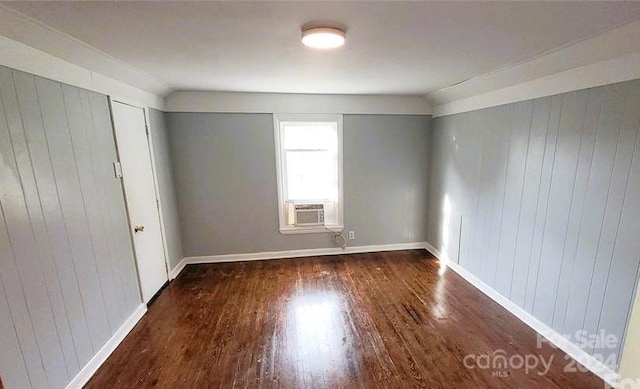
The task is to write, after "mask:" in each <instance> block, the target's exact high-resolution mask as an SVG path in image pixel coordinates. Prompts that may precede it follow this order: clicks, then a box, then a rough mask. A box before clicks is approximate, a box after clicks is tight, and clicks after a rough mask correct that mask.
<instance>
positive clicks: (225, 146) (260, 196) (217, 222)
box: [167, 113, 430, 256]
mask: <svg viewBox="0 0 640 389" xmlns="http://www.w3.org/2000/svg"><path fill="white" fill-rule="evenodd" d="M429 122H430V117H429V116H391V115H345V116H344V133H343V148H344V171H343V174H344V199H345V215H344V222H345V229H346V230H347V231H349V230H353V231H355V233H356V239H355V240H354V241H350V242H349V244H350V245H354V246H362V245H374V244H386V243H403V242H423V241H424V240H425V239H426V232H427V226H426V215H427V208H426V204H427V185H428V172H429V168H428V160H429V156H428V150H429ZM167 123H168V128H169V133H170V136H169V139H170V142H169V143H170V145H171V156H172V161H173V169H174V170H173V173H174V174H173V177H174V180H175V183H176V193H177V199H178V209H179V214H180V225H181V226H182V243H183V246H184V254H185V256H207V255H218V254H230V253H253V252H263V251H281V250H296V249H309V248H323V247H335V246H336V245H335V243H334V241H333V237H332V236H331V235H330V234H298V235H282V234H280V232H279V230H278V205H277V186H276V163H275V144H274V134H273V117H272V115H270V114H218V113H168V114H167Z"/></svg>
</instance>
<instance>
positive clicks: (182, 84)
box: [4, 1, 640, 95]
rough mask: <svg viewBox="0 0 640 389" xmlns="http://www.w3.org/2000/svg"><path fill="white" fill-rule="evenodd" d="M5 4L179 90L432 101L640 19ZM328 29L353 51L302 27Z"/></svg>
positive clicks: (493, 9)
mask: <svg viewBox="0 0 640 389" xmlns="http://www.w3.org/2000/svg"><path fill="white" fill-rule="evenodd" d="M4 4H6V5H8V6H9V7H12V8H13V9H15V10H17V11H19V12H20V13H22V14H25V15H28V16H29V17H31V18H33V19H35V20H38V21H40V22H42V23H44V24H46V25H48V26H50V27H52V28H54V29H56V30H58V31H61V32H64V33H65V34H67V35H69V36H71V37H73V38H75V39H76V40H79V41H81V42H83V43H85V44H87V45H89V46H91V47H93V48H96V49H98V50H99V51H102V52H103V53H99V54H100V55H101V56H103V57H106V56H105V55H104V54H105V53H106V54H107V55H108V56H111V57H113V59H117V60H118V62H120V63H122V64H123V65H124V64H127V65H130V66H131V67H133V68H135V69H137V70H138V71H141V72H144V73H147V74H148V75H150V76H152V77H154V78H156V79H157V80H159V81H160V82H162V83H165V84H168V86H169V87H170V89H172V90H217V91H241V92H283V93H345V94H346V93H348V94H401V95H412V94H420V95H422V94H426V93H429V92H433V91H437V90H440V89H442V88H445V87H448V86H451V85H454V84H457V83H460V82H462V81H465V80H467V79H470V78H473V77H478V76H481V75H483V74H487V73H490V72H493V71H496V70H497V69H502V68H505V67H510V66H513V65H516V64H520V63H522V62H525V61H528V60H531V59H533V58H536V57H539V56H541V55H543V54H548V53H549V52H550V51H552V50H555V49H558V48H562V47H566V46H567V45H569V44H572V43H575V42H578V41H581V40H584V39H586V38H589V37H592V36H594V35H597V34H601V33H603V32H606V31H609V30H612V29H614V28H616V27H619V26H621V25H623V24H625V23H628V22H630V21H633V20H636V19H638V18H640V2H620V1H615V2H577V1H571V2H480V1H475V2H421V1H410V2H400V1H386V2H368V1H356V2H334V1H301V2H281V1H259V2H243V1H235V2H221V1H213V2H148V1H147V2H144V1H142V2H122V1H112V2H96V1H88V2H54V1H46V2H10V3H4ZM323 20H326V21H332V22H338V23H341V24H344V25H345V26H346V27H347V44H346V46H345V47H343V48H341V49H338V50H335V51H324V52H318V51H313V50H311V49H308V48H306V47H304V46H302V44H301V43H300V39H299V35H300V27H301V26H302V25H303V24H306V23H309V22H317V21H323ZM14 35H19V30H17V32H16V31H14ZM12 38H14V39H15V38H16V36H14V37H12ZM17 38H21V39H20V40H21V41H26V42H25V43H27V44H29V39H32V40H35V38H30V37H29V36H23V37H20V36H17ZM36 43H37V42H36ZM76 43H77V42H76ZM34 46H37V45H35V44H34ZM40 49H42V50H44V51H46V48H40ZM84 50H85V51H86V47H85V48H84ZM55 51H56V52H55V53H52V54H55V55H58V56H60V57H64V56H65V55H67V54H68V53H70V51H71V49H70V48H68V47H66V46H60V45H58V47H57V48H56V50H55ZM69 55H71V54H69ZM114 71H115V70H114ZM106 72H107V73H108V72H109V70H108V69H107V70H106ZM107 75H110V74H107Z"/></svg>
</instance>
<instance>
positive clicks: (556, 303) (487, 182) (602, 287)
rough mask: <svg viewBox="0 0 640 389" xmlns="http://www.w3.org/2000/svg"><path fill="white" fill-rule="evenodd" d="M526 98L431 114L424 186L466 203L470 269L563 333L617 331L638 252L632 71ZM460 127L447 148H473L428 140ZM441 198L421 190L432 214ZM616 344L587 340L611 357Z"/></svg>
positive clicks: (639, 154)
mask: <svg viewBox="0 0 640 389" xmlns="http://www.w3.org/2000/svg"><path fill="white" fill-rule="evenodd" d="M525 103H526V104H528V105H529V106H528V108H526V107H525V105H523V104H525ZM525 103H516V104H509V105H507V106H503V107H497V108H491V109H484V110H480V111H474V112H468V113H465V114H460V115H453V116H447V117H441V118H438V119H436V120H435V121H434V132H435V133H436V136H434V137H433V140H434V141H433V143H432V146H431V147H432V148H433V150H434V152H433V153H432V158H433V160H432V162H431V165H430V166H432V169H434V170H435V171H432V177H435V178H436V179H435V180H431V182H430V184H431V185H432V187H431V189H430V193H432V194H433V193H435V194H439V195H443V194H447V195H448V199H449V201H450V202H451V207H452V208H458V209H464V211H463V215H462V218H463V220H464V223H465V224H466V225H467V228H465V227H464V226H463V229H462V237H461V240H462V242H466V245H465V244H463V248H464V250H463V251H462V253H461V255H462V257H461V258H460V264H461V265H462V266H463V267H465V268H466V269H467V270H468V271H470V272H471V273H473V274H474V275H475V276H477V277H479V278H480V279H482V280H484V281H485V282H486V283H487V284H489V285H490V286H492V287H493V288H494V289H496V290H497V291H498V292H499V293H501V294H503V295H504V296H506V297H509V298H510V299H511V301H513V302H514V303H516V304H518V305H519V306H521V307H523V308H524V309H525V310H527V311H528V312H530V313H531V314H532V315H533V316H535V317H536V318H538V319H539V320H540V321H542V322H543V323H545V324H547V325H548V326H550V327H552V328H554V329H555V330H556V331H558V332H559V333H562V334H567V335H568V336H570V337H571V338H570V339H571V340H574V341H576V340H577V338H576V331H578V330H586V331H587V333H589V334H593V335H595V334H596V333H597V332H598V331H604V332H605V333H606V334H611V335H615V336H616V337H617V338H618V340H620V341H621V338H622V336H623V334H624V332H625V327H626V325H627V315H628V312H629V309H630V303H631V299H632V297H633V295H634V290H635V284H636V282H637V277H638V272H639V269H638V267H639V262H640V257H638V253H639V252H640V239H638V231H639V230H640V136H638V132H640V129H639V126H640V81H633V82H627V83H620V84H614V85H609V86H605V87H599V88H593V89H590V90H583V91H576V92H571V93H566V94H562V95H557V96H552V97H548V98H541V99H536V100H532V101H529V102H525ZM509 108H511V109H513V110H514V111H513V112H514V114H513V120H510V119H509V116H510V113H509V112H510V111H509ZM527 113H529V116H527ZM463 118H464V119H463ZM509 122H512V124H510V126H511V129H510V130H511V137H510V142H509V143H508V144H507V143H505V142H503V141H502V140H503V138H504V137H505V136H506V134H507V132H505V129H503V128H502V127H501V125H500V124H499V123H509ZM461 133H465V134H468V136H457V141H456V148H458V147H459V148H460V149H468V148H470V147H476V148H479V147H482V148H483V153H482V157H481V158H480V159H477V158H475V157H473V156H470V157H468V158H465V157H464V155H460V156H458V158H450V157H448V156H447V155H446V154H447V153H446V152H444V151H443V152H435V150H439V149H441V150H448V147H449V145H447V144H443V143H444V142H450V141H451V139H452V137H456V135H457V134H461ZM454 134H455V135H454ZM481 145H482V146H481ZM505 155H507V157H508V160H506V161H505V160H504V156H505ZM478 164H480V165H481V166H480V167H478V166H477V165H478ZM505 168H506V174H505ZM436 169H437V170H436ZM458 172H471V173H470V174H473V172H478V173H477V175H478V176H479V177H480V179H481V180H482V183H481V184H480V186H477V185H475V182H474V180H473V179H471V178H469V175H465V174H459V173H458ZM460 181H466V182H460ZM434 186H437V187H434ZM501 193H504V195H503V196H502V197H501ZM468 204H474V205H471V206H467V205H468ZM442 207H443V204H442V202H441V201H430V206H429V208H430V210H429V212H430V213H429V214H430V218H431V217H433V216H432V215H436V214H439V213H440V212H442V210H441V209H440V208H442ZM496 217H500V221H499V222H498V224H496V219H495V218H496ZM470 225H471V226H474V227H473V228H471V229H470V228H468V226H470ZM496 226H499V228H498V229H496ZM438 230H439V226H436V225H432V226H431V227H430V229H429V240H430V242H432V239H433V236H434V234H435V232H437V231H438ZM435 236H437V234H435ZM495 242H498V245H497V248H498V250H497V251H496V250H495V247H496V246H495ZM492 272H493V274H494V276H493V277H492V275H491V273H492ZM620 344H621V343H620V342H619V343H618V347H616V348H614V349H596V350H593V349H590V348H587V349H586V351H587V352H592V353H597V354H601V355H602V356H603V357H604V358H605V359H607V358H608V360H607V362H609V361H612V362H615V360H616V359H617V357H618V354H619V351H620V350H619V345H620ZM611 355H612V357H611ZM614 367H615V366H614Z"/></svg>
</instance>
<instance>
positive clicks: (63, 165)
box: [14, 72, 110, 344]
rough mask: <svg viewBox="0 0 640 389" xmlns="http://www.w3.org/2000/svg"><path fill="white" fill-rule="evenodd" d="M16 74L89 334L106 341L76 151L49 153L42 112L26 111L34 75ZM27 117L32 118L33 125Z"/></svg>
mask: <svg viewBox="0 0 640 389" xmlns="http://www.w3.org/2000/svg"><path fill="white" fill-rule="evenodd" d="M14 73H15V75H16V76H17V77H16V78H17V79H18V80H23V79H24V82H25V85H24V86H23V87H22V86H20V84H21V83H20V82H16V84H17V85H16V86H17V90H18V95H19V96H20V92H21V91H23V92H24V93H25V94H27V93H29V95H28V96H25V98H24V104H22V101H21V104H20V108H21V111H22V113H23V114H22V115H23V118H25V132H26V133H27V140H28V142H29V150H30V154H31V158H32V161H33V167H34V172H35V175H36V180H37V181H42V182H43V186H47V187H50V186H52V187H53V188H52V189H51V192H52V193H51V194H49V193H47V194H46V195H53V193H54V191H57V193H58V196H59V201H60V207H61V209H62V214H63V216H64V221H65V226H66V229H67V231H68V233H69V235H70V236H71V237H72V238H70V244H71V253H72V256H73V258H74V261H75V265H76V271H77V273H78V281H79V282H80V290H81V291H82V292H83V295H84V301H85V311H86V313H87V318H88V320H89V333H90V334H91V338H92V341H93V344H104V343H105V342H106V341H107V339H108V338H109V335H110V328H109V322H108V318H107V314H106V309H105V302H104V295H103V291H102V285H101V283H100V279H99V275H98V271H97V267H96V263H95V257H94V254H93V246H92V242H91V236H90V234H89V228H88V224H87V218H86V213H85V207H84V203H83V198H82V194H81V191H80V183H79V179H78V176H77V170H76V166H75V163H74V161H73V154H72V152H71V150H70V149H67V150H60V151H62V152H57V153H55V154H49V152H48V147H47V143H46V139H45V135H44V131H43V128H42V122H41V119H40V118H41V114H40V113H39V112H38V113H36V112H28V111H26V110H28V109H29V108H30V107H31V108H33V107H38V103H37V96H36V95H35V87H34V86H32V84H33V79H32V78H30V77H32V76H29V75H25V74H22V73H17V72H14ZM25 111H26V112H25ZM26 118H29V120H30V122H32V123H33V125H31V126H30V125H29V123H28V122H27V120H26ZM30 134H31V136H29V135H30ZM51 169H53V171H52V170H51Z"/></svg>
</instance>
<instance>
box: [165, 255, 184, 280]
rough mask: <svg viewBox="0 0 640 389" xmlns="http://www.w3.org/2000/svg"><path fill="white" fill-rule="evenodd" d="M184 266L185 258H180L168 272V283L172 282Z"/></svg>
mask: <svg viewBox="0 0 640 389" xmlns="http://www.w3.org/2000/svg"><path fill="white" fill-rule="evenodd" d="M185 266H187V258H182V259H181V260H180V262H178V264H177V265H176V266H175V267H174V268H173V269H171V270H169V281H172V280H174V279H175V278H176V277H177V276H178V274H180V272H181V271H182V270H183V269H184V267H185Z"/></svg>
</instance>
